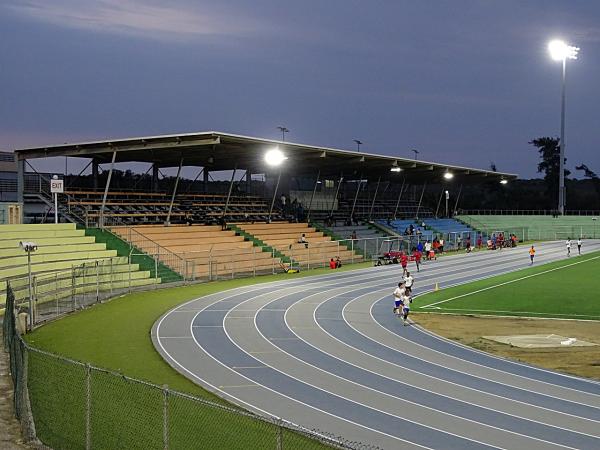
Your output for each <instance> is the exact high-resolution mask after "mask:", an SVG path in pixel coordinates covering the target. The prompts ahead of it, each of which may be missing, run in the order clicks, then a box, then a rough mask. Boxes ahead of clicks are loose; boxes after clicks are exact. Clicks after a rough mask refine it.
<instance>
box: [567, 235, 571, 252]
mask: <svg viewBox="0 0 600 450" xmlns="http://www.w3.org/2000/svg"><path fill="white" fill-rule="evenodd" d="M566 244H567V256H571V238H567V242H566Z"/></svg>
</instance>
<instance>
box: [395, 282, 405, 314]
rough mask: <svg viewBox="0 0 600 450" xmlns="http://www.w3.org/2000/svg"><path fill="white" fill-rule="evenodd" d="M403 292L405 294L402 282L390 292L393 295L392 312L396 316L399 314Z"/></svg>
mask: <svg viewBox="0 0 600 450" xmlns="http://www.w3.org/2000/svg"><path fill="white" fill-rule="evenodd" d="M404 294H406V289H405V288H404V283H402V282H400V283H398V287H397V288H396V289H394V292H393V294H392V295H393V296H394V314H396V315H397V316H399V315H400V308H401V307H402V299H403V297H404Z"/></svg>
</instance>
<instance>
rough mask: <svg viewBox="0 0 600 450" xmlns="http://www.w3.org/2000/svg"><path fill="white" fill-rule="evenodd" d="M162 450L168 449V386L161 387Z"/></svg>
mask: <svg viewBox="0 0 600 450" xmlns="http://www.w3.org/2000/svg"><path fill="white" fill-rule="evenodd" d="M163 449H164V450H168V449H169V386H168V385H166V384H164V385H163Z"/></svg>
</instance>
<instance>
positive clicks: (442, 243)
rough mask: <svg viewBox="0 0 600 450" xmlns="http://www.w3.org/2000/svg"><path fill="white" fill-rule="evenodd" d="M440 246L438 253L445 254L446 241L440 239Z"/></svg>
mask: <svg viewBox="0 0 600 450" xmlns="http://www.w3.org/2000/svg"><path fill="white" fill-rule="evenodd" d="M438 244H439V247H438V251H439V252H440V253H444V239H440V240H439V241H438Z"/></svg>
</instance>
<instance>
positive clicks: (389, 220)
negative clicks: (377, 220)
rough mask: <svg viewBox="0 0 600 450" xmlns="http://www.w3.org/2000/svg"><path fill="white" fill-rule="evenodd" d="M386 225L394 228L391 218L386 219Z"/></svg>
mask: <svg viewBox="0 0 600 450" xmlns="http://www.w3.org/2000/svg"><path fill="white" fill-rule="evenodd" d="M385 223H386V224H387V226H388V227H391V226H392V219H390V218H389V217H388V218H387V219H386V221H385Z"/></svg>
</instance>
